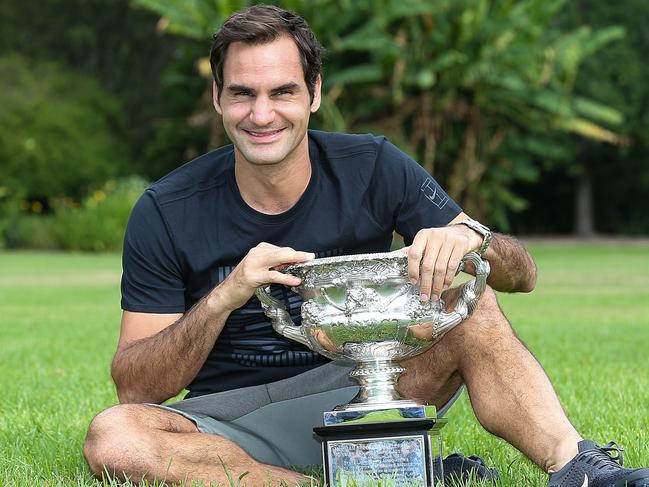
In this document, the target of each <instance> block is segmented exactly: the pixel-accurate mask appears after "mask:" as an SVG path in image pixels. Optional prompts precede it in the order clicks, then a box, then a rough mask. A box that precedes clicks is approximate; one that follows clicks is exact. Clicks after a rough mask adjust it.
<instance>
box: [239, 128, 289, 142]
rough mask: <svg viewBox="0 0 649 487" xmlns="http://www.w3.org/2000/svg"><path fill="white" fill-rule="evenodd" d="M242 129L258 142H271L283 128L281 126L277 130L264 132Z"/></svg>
mask: <svg viewBox="0 0 649 487" xmlns="http://www.w3.org/2000/svg"><path fill="white" fill-rule="evenodd" d="M243 131H244V132H245V133H246V134H248V135H249V136H250V137H251V138H253V139H254V140H256V141H258V142H271V141H273V140H275V139H277V138H278V137H279V135H280V134H281V133H282V132H283V131H284V129H283V128H281V129H278V130H268V131H264V132H257V131H253V130H246V129H243Z"/></svg>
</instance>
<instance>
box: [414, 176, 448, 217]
mask: <svg viewBox="0 0 649 487" xmlns="http://www.w3.org/2000/svg"><path fill="white" fill-rule="evenodd" d="M420 189H421V192H422V193H424V196H425V197H426V199H428V201H430V202H431V203H432V204H434V205H435V206H436V207H437V208H439V209H440V210H441V209H442V208H444V206H446V202H447V201H448V196H447V195H446V193H444V191H442V189H441V188H440V187H439V186H438V185H437V183H435V181H433V180H432V179H431V178H428V179H426V181H424V184H422V185H421V188H420Z"/></svg>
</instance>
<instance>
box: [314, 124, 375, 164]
mask: <svg viewBox="0 0 649 487" xmlns="http://www.w3.org/2000/svg"><path fill="white" fill-rule="evenodd" d="M309 139H310V140H311V141H313V142H314V143H315V144H316V145H317V146H318V148H319V149H320V150H321V151H322V152H323V153H324V154H325V155H326V157H327V158H329V159H342V158H349V157H351V156H357V155H360V154H367V155H370V156H374V157H376V156H377V155H378V154H379V153H380V152H381V148H382V147H383V145H384V144H385V142H386V141H387V139H386V138H385V137H384V136H376V135H373V134H344V133H337V132H324V131H320V130H309Z"/></svg>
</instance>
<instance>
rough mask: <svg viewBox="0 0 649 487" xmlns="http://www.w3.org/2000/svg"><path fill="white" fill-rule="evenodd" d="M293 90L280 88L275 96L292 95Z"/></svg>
mask: <svg viewBox="0 0 649 487" xmlns="http://www.w3.org/2000/svg"><path fill="white" fill-rule="evenodd" d="M292 94H293V90H280V91H276V92H275V96H291V95H292Z"/></svg>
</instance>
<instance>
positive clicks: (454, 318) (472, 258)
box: [437, 252, 491, 333]
mask: <svg viewBox="0 0 649 487" xmlns="http://www.w3.org/2000/svg"><path fill="white" fill-rule="evenodd" d="M467 262H471V263H472V264H473V266H474V267H475V279H473V280H471V281H468V282H465V283H464V284H463V285H462V287H461V289H462V291H461V294H460V297H459V299H458V300H457V303H456V305H455V309H454V310H453V311H450V312H446V311H443V312H442V313H441V314H440V317H439V328H438V330H437V331H438V333H443V332H445V331H447V330H448V329H450V328H452V327H453V326H455V325H457V324H458V323H460V322H461V321H463V320H464V319H466V318H467V317H468V316H470V315H471V314H472V313H473V311H474V310H475V309H476V307H477V306H478V300H479V299H480V296H482V293H483V292H484V290H485V288H486V287H487V277H488V276H489V271H490V270H491V268H490V267H489V262H487V261H486V260H483V259H482V258H481V257H480V255H479V254H478V253H477V252H469V253H468V254H466V255H465V256H464V257H463V258H462V262H460V266H459V267H458V273H460V272H462V271H463V270H464V268H465V265H466V263H467Z"/></svg>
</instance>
